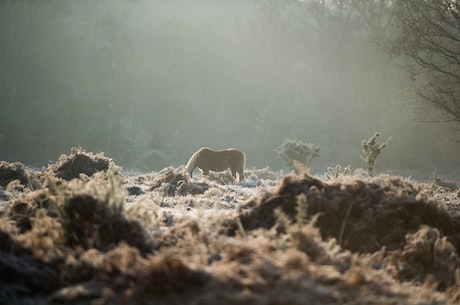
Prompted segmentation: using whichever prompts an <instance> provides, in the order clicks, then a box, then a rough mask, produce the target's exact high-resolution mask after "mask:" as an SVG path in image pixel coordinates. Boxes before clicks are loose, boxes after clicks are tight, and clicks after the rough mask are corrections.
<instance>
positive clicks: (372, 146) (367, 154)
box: [361, 132, 391, 176]
mask: <svg viewBox="0 0 460 305" xmlns="http://www.w3.org/2000/svg"><path fill="white" fill-rule="evenodd" d="M378 136H380V133H378V132H376V133H375V134H374V135H373V136H372V138H370V139H367V140H363V142H362V148H363V155H362V156H361V159H363V161H364V163H366V169H367V172H368V173H369V175H370V176H372V175H373V174H374V167H375V162H376V160H377V157H378V155H379V154H380V153H381V152H382V149H384V148H385V146H387V144H388V143H389V141H390V140H391V137H389V138H388V139H387V140H386V141H385V142H384V143H381V144H380V143H377V142H376V140H377V137H378Z"/></svg>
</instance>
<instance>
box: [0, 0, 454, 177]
mask: <svg viewBox="0 0 460 305" xmlns="http://www.w3.org/2000/svg"><path fill="white" fill-rule="evenodd" d="M319 3H320V1H302V2H298V1H250V0H245V1H235V0H233V1H216V0H214V1H211V0H208V1H204V0H200V1H193V2H192V1H186V0H182V1H181V0H174V1H172V0H169V1H151V0H131V1H121V0H116V1H108V0H106V1H96V2H95V1H89V0H82V1H71V0H60V1H53V0H47V1H32V0H23V1H7V0H2V1H0V160H6V161H11V162H12V161H19V162H22V163H24V164H27V165H31V166H44V165H46V164H47V163H48V162H50V161H54V160H56V159H57V158H58V157H59V155H60V154H67V153H68V152H69V151H70V149H71V147H74V146H78V145H80V146H82V147H83V148H84V149H86V150H88V151H93V152H98V151H102V152H104V153H105V154H106V155H107V156H109V157H111V158H113V159H114V161H115V163H116V164H119V165H121V166H123V168H127V169H137V170H142V171H151V170H158V169H161V168H163V167H165V166H169V165H174V166H179V165H181V164H185V163H186V162H187V159H188V157H189V156H190V155H191V154H192V153H193V152H194V151H195V150H197V149H198V148H200V147H202V146H208V147H212V148H216V149H219V148H227V147H236V148H239V149H241V150H243V151H245V153H246V156H247V164H246V166H247V167H266V166H269V167H270V168H272V169H283V168H285V164H283V162H282V160H281V159H280V158H279V156H278V155H277V153H276V152H275V149H276V147H277V146H279V145H280V144H281V143H282V141H283V139H285V138H297V139H299V140H302V141H305V142H309V143H315V144H319V145H320V146H321V151H320V157H319V158H317V159H314V161H313V163H312V168H311V170H312V172H314V173H315V172H324V171H325V170H326V168H327V167H328V166H335V165H336V164H338V163H340V164H342V165H343V166H347V165H351V166H352V168H353V169H355V168H359V167H363V166H364V164H363V161H362V160H361V159H360V154H361V141H362V140H364V139H367V138H369V137H371V136H372V135H373V134H374V133H375V132H380V133H381V135H382V137H381V140H382V141H383V140H385V139H386V138H388V137H390V136H391V137H392V139H391V142H390V144H389V145H388V146H387V147H386V148H385V150H384V151H383V152H382V154H381V156H379V159H378V161H377V168H376V170H377V172H393V173H398V174H406V175H421V176H425V177H431V176H433V175H449V176H453V175H455V174H457V173H458V170H459V166H460V162H459V157H458V156H459V152H460V147H459V145H458V144H456V143H454V141H453V139H455V136H456V135H457V136H458V134H455V132H454V131H453V130H452V129H450V128H449V126H446V125H442V124H428V123H424V122H423V120H424V118H425V117H426V115H427V114H429V113H430V112H432V111H433V110H432V109H430V107H429V105H423V104H421V103H420V102H418V101H417V100H415V98H414V97H413V96H411V95H410V94H409V93H408V92H409V90H408V88H410V86H411V81H410V79H409V77H408V75H407V72H406V71H404V70H403V69H401V68H400V65H399V64H398V62H397V61H394V60H392V59H391V58H389V57H388V55H386V54H385V53H384V52H383V51H382V50H381V48H379V47H378V46H377V44H376V42H375V40H373V39H371V33H369V32H368V30H369V29H368V28H367V27H366V26H365V25H364V24H363V23H362V21H361V20H360V19H359V18H358V17H356V15H355V13H353V12H351V11H347V10H344V11H340V12H339V11H338V10H337V7H334V6H322V5H320V4H319Z"/></svg>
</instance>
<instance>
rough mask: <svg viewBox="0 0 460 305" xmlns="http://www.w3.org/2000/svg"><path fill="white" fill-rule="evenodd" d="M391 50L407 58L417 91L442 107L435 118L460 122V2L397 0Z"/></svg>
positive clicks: (425, 99)
mask: <svg viewBox="0 0 460 305" xmlns="http://www.w3.org/2000/svg"><path fill="white" fill-rule="evenodd" d="M393 20H394V26H395V35H394V36H393V37H391V38H390V39H389V41H388V44H387V46H388V51H389V52H390V54H392V55H394V56H396V57H401V58H403V59H404V63H405V64H406V68H407V69H408V71H409V72H410V75H411V78H412V79H413V80H414V82H415V83H416V88H415V92H416V94H417V95H418V96H419V97H420V98H421V99H422V100H424V101H427V102H429V103H430V104H431V105H433V106H435V108H437V109H439V110H441V111H440V113H441V117H439V118H436V121H442V122H455V124H458V123H460V2H459V1H456V0H431V1H426V0H397V1H395V2H394V19H393Z"/></svg>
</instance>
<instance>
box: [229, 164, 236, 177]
mask: <svg viewBox="0 0 460 305" xmlns="http://www.w3.org/2000/svg"><path fill="white" fill-rule="evenodd" d="M230 171H231V172H232V177H233V180H235V179H236V169H235V168H233V167H232V168H230Z"/></svg>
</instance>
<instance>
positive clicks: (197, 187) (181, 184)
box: [149, 166, 209, 196]
mask: <svg viewBox="0 0 460 305" xmlns="http://www.w3.org/2000/svg"><path fill="white" fill-rule="evenodd" d="M208 189H209V185H208V184H207V183H204V182H199V183H195V182H192V181H190V178H189V177H188V176H187V175H185V173H184V171H183V170H182V169H181V168H178V169H175V168H174V167H172V166H170V167H166V168H164V169H163V170H161V171H160V172H159V173H158V175H156V176H155V179H154V180H153V182H152V184H151V185H150V188H149V190H150V191H153V190H157V191H160V192H162V193H163V194H165V195H166V196H176V195H179V196H185V195H188V194H192V195H197V194H203V193H204V192H206V191H207V190H208Z"/></svg>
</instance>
